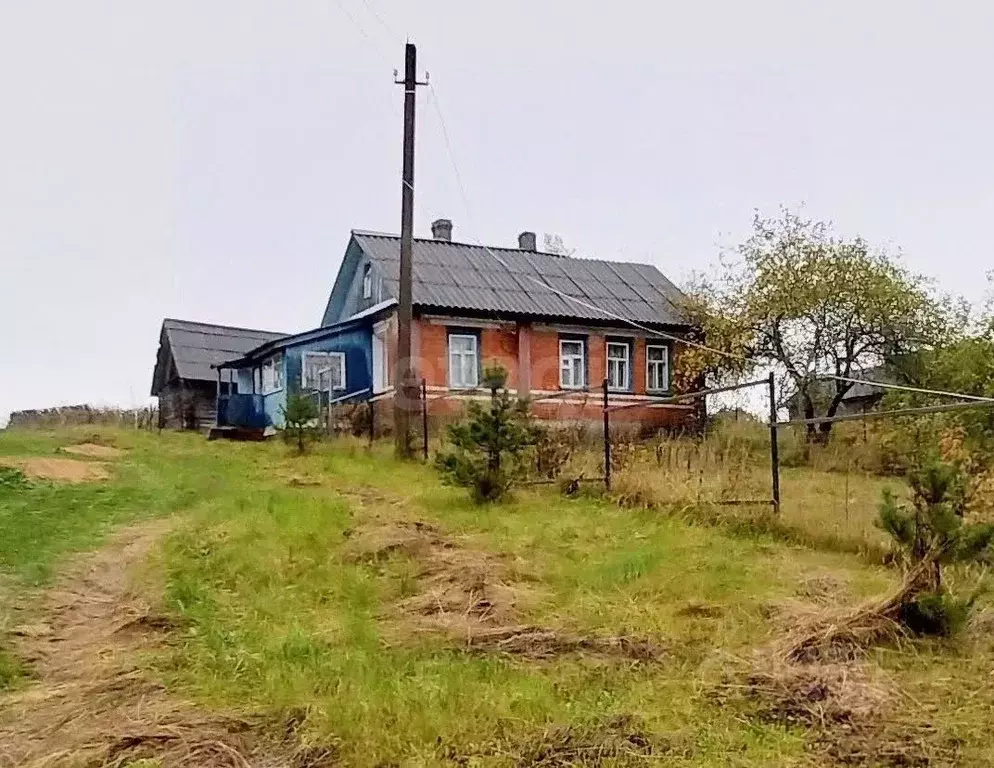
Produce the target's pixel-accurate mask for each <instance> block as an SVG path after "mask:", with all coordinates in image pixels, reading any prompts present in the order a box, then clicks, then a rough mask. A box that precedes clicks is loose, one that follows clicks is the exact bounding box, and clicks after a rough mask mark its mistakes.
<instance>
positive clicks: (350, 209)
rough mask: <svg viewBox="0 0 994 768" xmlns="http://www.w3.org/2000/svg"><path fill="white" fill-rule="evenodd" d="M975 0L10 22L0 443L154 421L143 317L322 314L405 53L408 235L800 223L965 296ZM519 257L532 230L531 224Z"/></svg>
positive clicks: (698, 263)
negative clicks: (71, 411)
mask: <svg viewBox="0 0 994 768" xmlns="http://www.w3.org/2000/svg"><path fill="white" fill-rule="evenodd" d="M992 30H994V5H992V4H989V3H976V2H973V3H968V2H957V3H943V4H940V3H936V2H908V0H899V1H898V0H886V1H885V0H875V1H874V2H865V1H863V2H835V3H799V2H796V0H794V1H793V2H762V1H760V0H753V1H752V2H748V3H742V2H731V1H729V2H723V3H707V2H697V3H686V2H681V3H677V2H656V3H649V2H640V3H636V2H625V1H624V0H620V1H618V2H613V3H603V2H587V1H586V0H571V2H565V1H560V0H555V1H553V0H548V1H546V2H542V3H538V2H535V1H534V0H530V1H528V2H525V1H524V0H505V1H504V2H501V3H476V2H466V1H465V0H462V1H461V2H456V0H448V1H445V2H443V1H442V0H419V1H418V2H416V3H415V2H410V0H407V2H400V1H399V0H292V2H286V1H285V0H283V1H280V2H278V1H277V0H269V2H264V1H263V0H169V2H165V1H163V2H145V1H143V0H121V1H120V2H100V0H88V1H87V2H78V1H74V0H65V1H64V2H49V1H46V0H3V1H2V2H0V100H2V102H0V103H2V111H0V265H2V270H0V423H2V421H3V419H4V417H5V414H6V413H7V412H9V411H10V410H13V409H18V408H26V407H43V406H49V405H56V404H70V403H78V402H92V403H104V404H110V403H114V404H121V405H133V404H145V403H146V402H148V390H149V386H150V383H151V374H152V368H153V365H154V362H155V352H156V348H157V343H158V333H159V327H160V324H161V322H162V318H163V317H164V316H170V317H178V318H183V319H189V320H201V321H206V322H216V323H224V324H231V325H241V326H249V327H256V328H263V329H270V330H280V331H287V332H292V331H300V330H304V329H307V328H311V327H314V326H315V325H317V324H318V323H319V322H320V318H321V313H322V310H323V308H324V304H325V300H326V298H327V293H328V291H329V290H330V288H331V284H332V281H333V279H334V276H335V274H336V271H337V269H338V265H339V262H340V259H341V256H342V253H343V250H344V248H345V245H346V243H347V241H348V237H349V230H350V229H352V228H364V229H376V230H383V231H391V232H396V231H398V229H399V218H400V180H399V175H400V160H401V158H400V147H401V119H400V115H401V112H400V104H401V99H402V93H401V89H400V88H398V87H396V86H395V85H394V84H393V69H394V67H398V68H402V65H403V42H404V39H405V38H406V37H407V36H410V38H411V40H412V41H414V42H415V43H417V44H418V49H419V64H420V68H421V69H427V70H428V71H429V72H430V75H431V82H432V83H433V84H434V86H435V88H436V91H437V97H438V100H439V102H440V106H441V111H442V114H443V115H444V118H445V123H446V126H447V128H448V132H449V136H450V138H451V142H452V145H453V149H454V153H455V156H456V160H457V162H458V167H459V170H460V172H461V176H462V180H463V183H464V186H465V188H466V191H467V196H468V198H469V203H470V211H469V212H467V209H466V206H465V205H464V203H463V199H462V195H461V194H460V192H459V186H458V184H457V183H456V177H455V173H454V171H453V166H452V164H451V162H450V161H449V159H448V155H447V153H446V151H445V143H444V140H443V134H442V130H441V124H440V121H439V117H438V114H437V112H436V110H435V108H434V105H433V103H432V94H431V92H430V91H428V89H421V92H420V93H419V112H418V137H417V142H418V145H417V150H418V154H417V182H416V187H417V193H416V214H415V231H416V233H418V234H420V235H428V234H429V225H430V222H431V221H432V219H434V218H437V217H440V216H447V217H449V218H452V219H453V220H454V222H455V230H454V238H455V239H457V240H470V241H476V240H483V241H484V242H486V243H488V244H500V245H512V244H514V243H515V242H516V240H515V238H516V235H517V233H518V232H519V231H521V230H523V229H532V230H536V231H538V232H539V233H543V232H555V233H559V234H560V235H562V237H563V239H564V240H565V242H566V243H567V244H568V245H570V246H572V247H575V248H577V249H578V250H579V252H580V254H582V255H587V256H597V257H600V258H605V259H617V260H640V261H643V260H644V261H648V262H651V263H653V264H655V265H657V266H658V267H659V268H660V269H661V270H662V271H663V272H664V273H666V274H667V275H669V276H670V277H671V278H673V279H674V280H678V281H679V280H680V279H682V278H685V277H686V276H687V275H688V274H689V272H690V271H691V270H692V269H701V268H704V267H706V266H707V265H708V264H709V263H710V262H712V261H713V260H714V258H715V257H716V255H717V253H718V246H719V245H720V244H730V243H734V242H736V241H737V240H740V239H742V237H744V236H745V234H746V233H747V230H748V228H749V224H750V220H751V216H752V211H753V209H754V208H759V209H761V210H764V211H769V212H774V211H775V210H776V207H777V206H778V204H780V203H787V204H789V205H797V204H799V203H802V202H803V203H805V204H806V206H807V212H808V213H809V214H810V215H812V216H815V217H818V218H823V219H830V220H832V221H834V222H835V224H836V227H837V229H838V230H839V231H840V232H842V233H844V234H862V235H863V236H865V237H866V238H868V239H870V240H871V241H873V242H875V243H878V244H882V245H886V246H888V247H891V248H894V249H900V250H901V251H903V253H904V258H905V260H906V263H908V264H909V265H910V266H911V267H913V268H915V269H917V270H919V271H923V272H926V273H928V274H931V275H934V276H935V277H936V278H937V279H938V280H939V281H940V284H941V285H942V287H943V288H945V289H947V290H950V291H955V292H959V293H963V294H965V295H966V296H967V297H969V298H971V299H977V298H979V297H980V295H981V293H982V292H983V289H984V285H985V280H984V275H985V272H986V271H987V269H989V268H990V267H992V266H994V263H992V259H991V257H990V237H989V227H988V224H989V222H992V221H994V98H992V96H991V94H992V92H994V89H992V83H991V78H992V74H994V46H992V45H991V34H992ZM540 236H541V235H540Z"/></svg>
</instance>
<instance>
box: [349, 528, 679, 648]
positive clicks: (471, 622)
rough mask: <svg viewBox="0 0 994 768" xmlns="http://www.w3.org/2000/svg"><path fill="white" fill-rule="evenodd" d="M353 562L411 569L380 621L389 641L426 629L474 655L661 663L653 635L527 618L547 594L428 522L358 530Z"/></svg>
mask: <svg viewBox="0 0 994 768" xmlns="http://www.w3.org/2000/svg"><path fill="white" fill-rule="evenodd" d="M349 538H350V543H349V546H348V549H347V555H346V557H347V559H348V560H350V561H352V562H359V563H364V564H367V565H369V564H377V563H380V564H386V563H387V562H388V561H390V560H394V561H396V560H397V559H401V560H403V561H406V563H407V564H408V565H409V566H411V570H408V571H407V575H408V576H409V577H410V582H409V584H408V586H407V587H406V589H405V590H404V591H405V592H409V593H411V594H405V595H402V596H401V598H400V600H398V601H397V602H396V603H395V604H393V605H391V606H389V607H388V609H387V610H386V611H385V612H384V613H383V614H382V615H381V617H380V619H381V622H382V624H383V626H384V629H385V632H386V638H387V639H388V642H392V643H394V644H398V643H404V642H408V641H409V640H410V639H411V638H413V637H416V636H418V635H423V634H425V633H431V634H437V635H440V636H443V637H445V638H447V639H448V640H449V641H450V642H451V643H452V644H453V646H454V647H456V648H461V649H464V650H467V651H470V652H472V653H499V654H505V655H508V656H516V657H523V658H529V659H550V658H554V657H557V656H562V655H565V654H573V655H582V656H593V657H601V658H623V659H629V660H637V661H656V660H658V659H660V658H661V657H662V655H663V652H662V649H661V646H660V645H659V644H658V643H656V642H653V641H652V640H649V639H646V638H636V637H627V636H617V637H607V636H596V635H584V634H577V633H575V632H570V631H568V630H565V629H562V628H550V627H540V626H534V625H529V624H522V623H520V617H521V615H522V614H523V613H524V612H526V607H533V606H534V605H536V604H537V603H538V602H539V601H540V600H541V599H542V597H543V595H542V594H541V593H540V592H539V591H538V590H537V588H536V586H535V585H534V584H529V583H526V582H524V581H521V580H520V578H516V577H520V574H514V573H512V571H511V569H509V568H508V567H507V566H506V564H505V562H504V560H503V558H500V557H497V556H495V555H493V554H492V553H490V552H488V551H487V550H485V549H482V548H480V547H477V546H474V544H473V543H472V542H471V541H469V540H467V539H466V538H465V537H462V538H459V537H453V536H449V535H446V534H444V533H443V532H442V531H441V530H440V529H439V528H438V527H437V526H433V525H429V524H428V523H425V522H422V521H414V522H408V521H403V520H391V521H390V522H383V521H381V522H380V523H379V524H376V525H373V526H366V527H363V528H362V529H360V530H359V531H358V532H356V533H354V534H350V536H349Z"/></svg>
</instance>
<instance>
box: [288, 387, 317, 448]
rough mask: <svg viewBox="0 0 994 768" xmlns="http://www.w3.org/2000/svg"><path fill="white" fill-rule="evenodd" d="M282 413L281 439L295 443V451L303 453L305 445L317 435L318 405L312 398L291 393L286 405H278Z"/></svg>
mask: <svg viewBox="0 0 994 768" xmlns="http://www.w3.org/2000/svg"><path fill="white" fill-rule="evenodd" d="M280 413H282V414H283V439H284V440H286V442H287V443H291V444H296V446H297V453H305V452H306V451H307V445H308V443H309V442H310V441H311V440H314V439H315V438H316V437H317V427H316V424H317V420H318V416H319V414H318V406H317V403H315V402H314V399H313V398H311V397H308V396H307V395H302V394H300V393H298V392H293V393H291V394H290V395H289V396H288V397H287V399H286V405H282V406H280Z"/></svg>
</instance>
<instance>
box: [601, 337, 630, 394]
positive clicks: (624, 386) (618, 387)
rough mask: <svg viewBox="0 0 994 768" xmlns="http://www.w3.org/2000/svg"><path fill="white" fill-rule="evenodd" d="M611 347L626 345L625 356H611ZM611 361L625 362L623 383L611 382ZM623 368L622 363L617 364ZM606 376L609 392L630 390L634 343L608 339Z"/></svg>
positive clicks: (605, 351)
mask: <svg viewBox="0 0 994 768" xmlns="http://www.w3.org/2000/svg"><path fill="white" fill-rule="evenodd" d="M611 347H624V349H625V356H624V357H611ZM611 363H619V364H624V370H625V375H624V377H623V378H624V380H623V381H622V382H621V384H615V383H612V382H611ZM615 367H616V368H618V370H619V371H620V370H621V367H622V366H621V365H617V366H615ZM604 376H605V378H606V379H607V389H608V391H609V392H629V391H631V381H632V345H631V343H630V342H627V341H611V340H607V341H606V342H605V344H604Z"/></svg>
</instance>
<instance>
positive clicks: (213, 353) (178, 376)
mask: <svg viewBox="0 0 994 768" xmlns="http://www.w3.org/2000/svg"><path fill="white" fill-rule="evenodd" d="M286 335H287V334H285V333H277V332H275V331H259V330H252V329H249V328H233V327H231V326H226V325H211V324H209V323H195V322H189V321H186V320H173V319H170V318H167V319H165V320H163V321H162V330H161V331H160V333H159V351H158V355H157V357H156V361H155V371H154V373H153V374H152V396H153V397H157V398H159V426H160V427H164V428H166V429H198V430H206V429H209V428H211V427H212V426H214V421H215V416H216V413H215V411H216V408H217V394H218V392H217V380H218V377H217V371H216V370H215V369H214V368H213V367H212V366H217V365H220V364H221V363H223V362H226V361H228V360H232V359H234V358H238V357H242V356H243V355H245V354H246V353H248V352H250V351H251V350H253V349H255V348H256V347H259V346H260V345H262V344H265V343H267V342H270V341H275V340H276V339H280V338H283V337H284V336H286ZM229 387H230V388H232V389H234V388H236V387H237V384H236V383H234V382H232V383H230V384H229V383H228V382H224V383H223V384H222V394H233V392H231V393H229V392H227V388H229Z"/></svg>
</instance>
